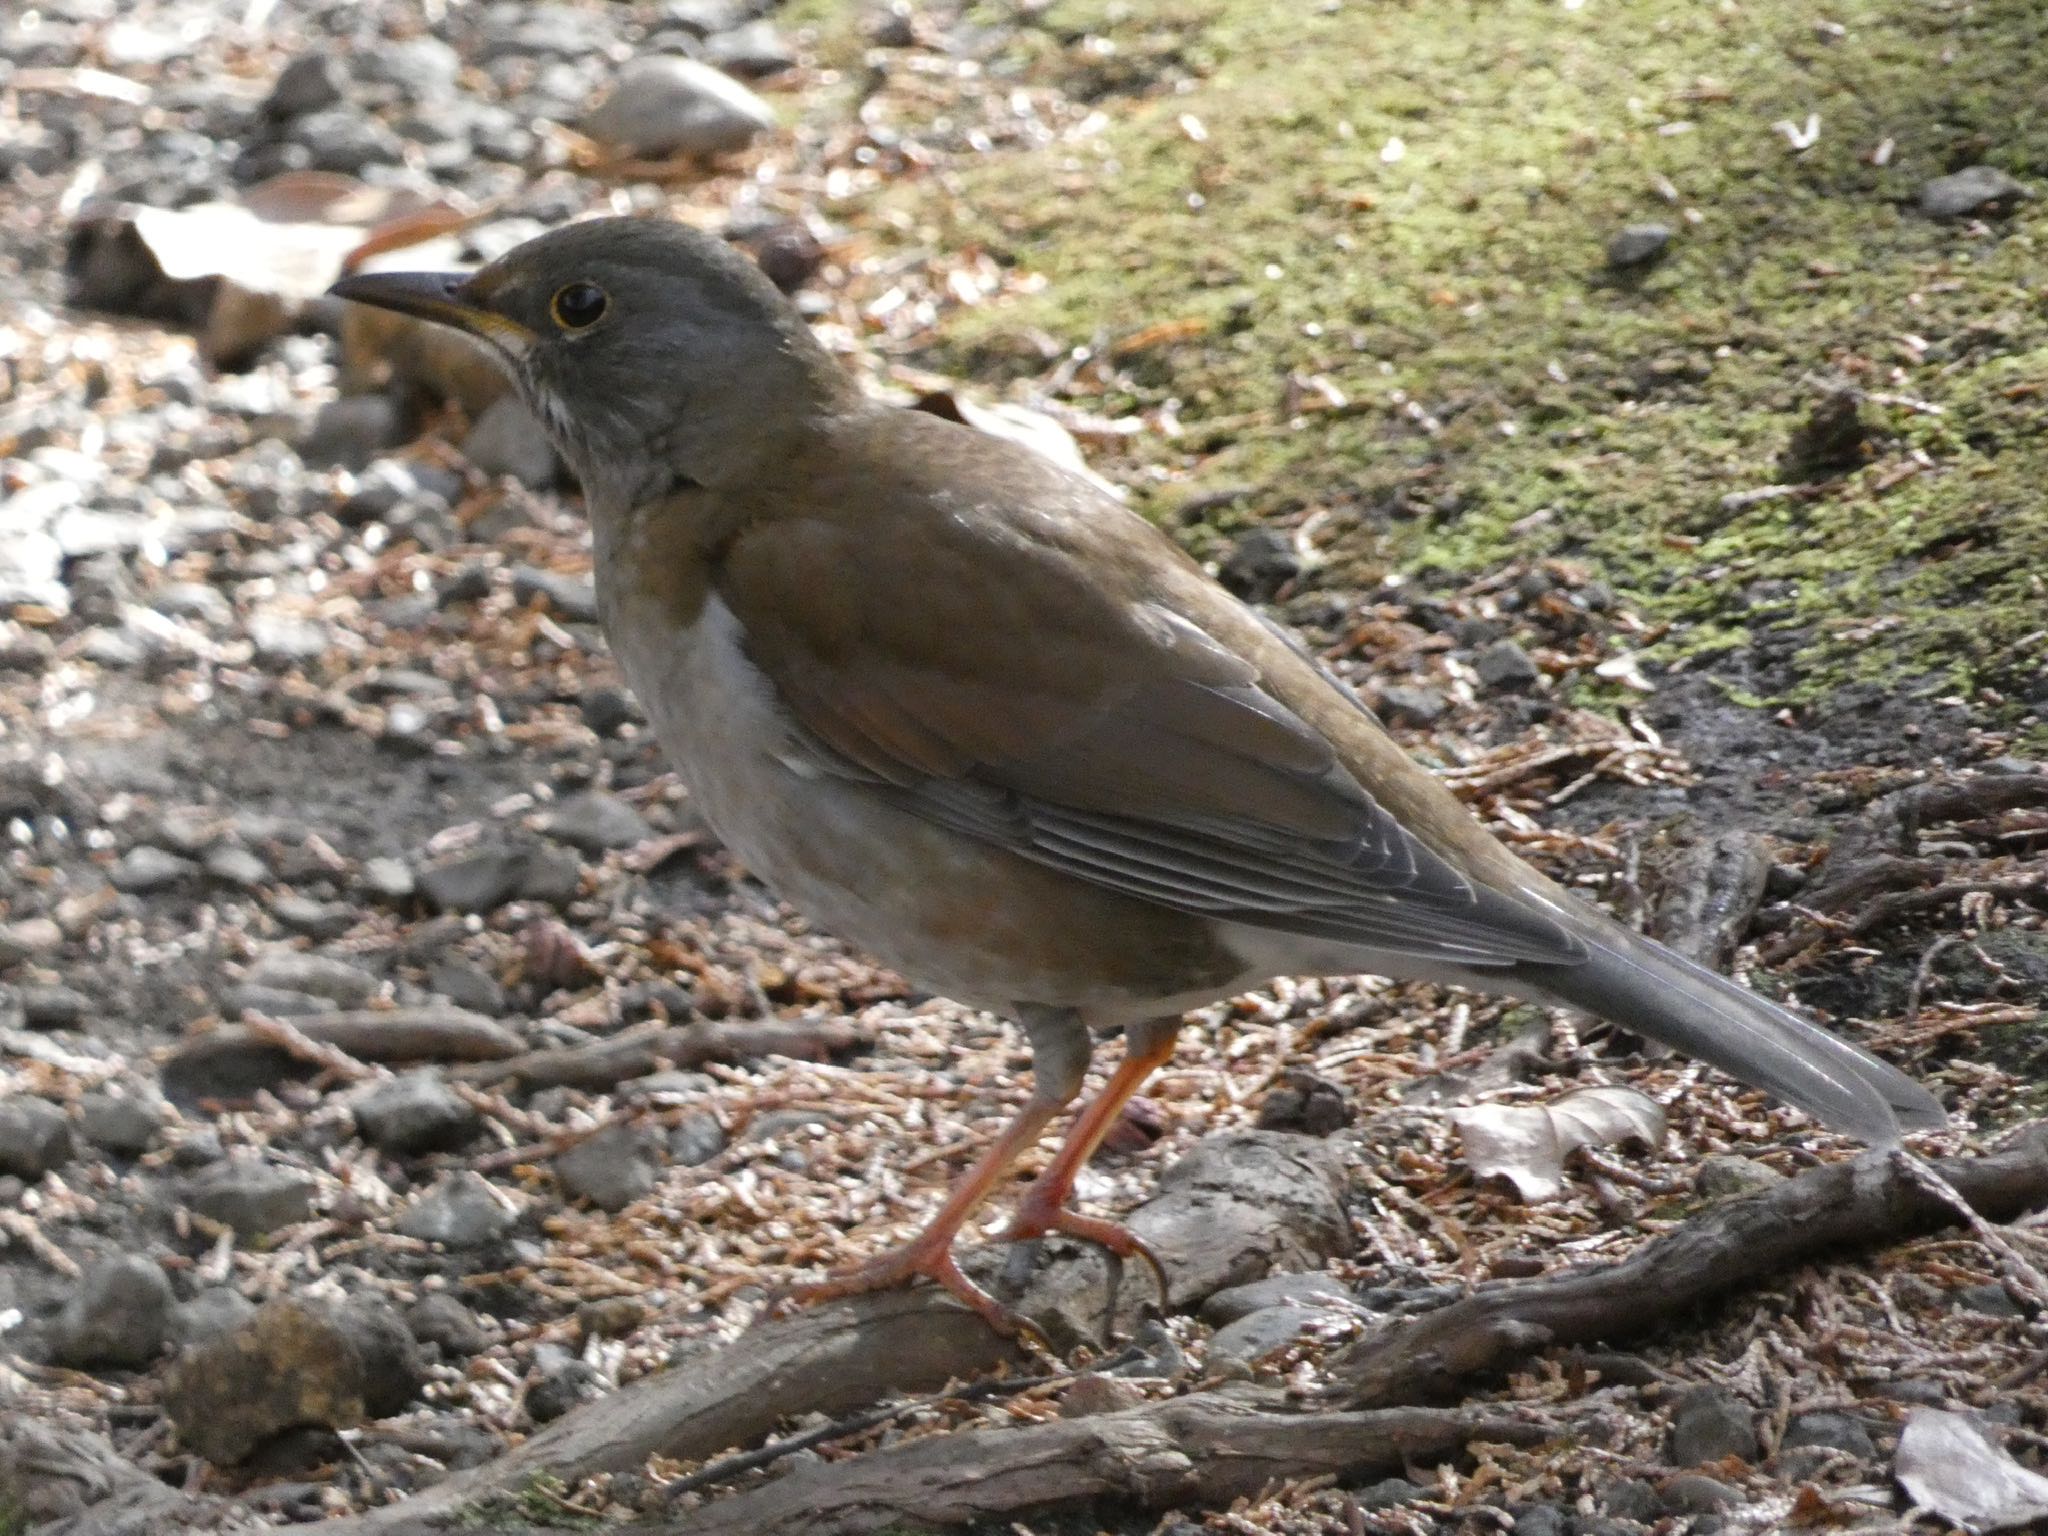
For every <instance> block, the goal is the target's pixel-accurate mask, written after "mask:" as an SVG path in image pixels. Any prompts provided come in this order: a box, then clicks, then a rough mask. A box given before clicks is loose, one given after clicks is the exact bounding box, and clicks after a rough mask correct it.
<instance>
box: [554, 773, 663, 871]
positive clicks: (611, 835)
mask: <svg viewBox="0 0 2048 1536" xmlns="http://www.w3.org/2000/svg"><path fill="white" fill-rule="evenodd" d="M541 830H542V831H543V832H545V833H547V835H548V836H549V837H552V838H554V839H556V840H557V841H558V842H564V843H567V844H568V845H569V846H570V847H571V848H575V849H577V850H579V851H580V852H583V853H587V854H592V855H596V854H601V853H603V852H605V851H606V850H607V849H613V848H636V847H638V846H639V845H640V844H641V843H644V842H646V841H647V839H648V838H650V837H652V836H653V835H654V833H653V829H652V828H650V827H649V826H648V825H647V821H646V818H644V817H643V816H642V815H641V814H640V813H639V812H638V811H636V810H634V809H633V807H632V806H630V805H628V804H627V803H626V802H625V801H624V800H621V799H620V798H619V797H618V796H617V795H613V794H608V793H606V792H605V791H604V790H601V789H590V790H585V791H584V792H583V793H582V794H580V795H572V796H570V797H569V798H568V799H567V800H564V801H563V802H562V803H561V804H560V805H559V806H557V807H556V808H555V809H554V811H552V812H551V813H550V814H549V815H548V817H547V819H546V821H544V822H543V823H542V825H541Z"/></svg>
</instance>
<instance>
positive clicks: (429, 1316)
mask: <svg viewBox="0 0 2048 1536" xmlns="http://www.w3.org/2000/svg"><path fill="white" fill-rule="evenodd" d="M471 1177H474V1175H471ZM405 1325H406V1327H408V1328H410V1329H411V1330H412V1336H413V1337H414V1338H415V1339H417V1340H419V1342H420V1343H422V1344H431V1345H433V1346H434V1347H435V1348H437V1349H439V1350H440V1351H441V1353H442V1354H444V1355H453V1356H456V1357H463V1356H468V1355H476V1354H481V1353H482V1352H483V1351H484V1350H486V1349H489V1348H490V1347H491V1340H490V1335H489V1334H487V1333H485V1332H484V1330H483V1326H482V1325H481V1324H480V1323H478V1322H477V1320H476V1315H475V1314H474V1313H472V1312H471V1311H470V1310H469V1308H467V1307H465V1306H464V1305H463V1304H462V1303H461V1302H459V1301H457V1300H456V1299H455V1298H454V1297H453V1296H450V1295H449V1294H448V1293H447V1292H446V1291H435V1292H434V1293H433V1294H432V1295H429V1296H422V1297H421V1298H420V1299H419V1300H418V1301H416V1302H414V1303H413V1304H412V1305H411V1306H410V1307H407V1308H406V1310H405Z"/></svg>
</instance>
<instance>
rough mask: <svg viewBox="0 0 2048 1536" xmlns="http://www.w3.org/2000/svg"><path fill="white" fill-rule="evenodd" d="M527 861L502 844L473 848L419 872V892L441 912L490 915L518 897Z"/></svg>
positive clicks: (523, 852)
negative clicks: (489, 913) (488, 913)
mask: <svg viewBox="0 0 2048 1536" xmlns="http://www.w3.org/2000/svg"><path fill="white" fill-rule="evenodd" d="M531 858H532V855H531V853H530V852H529V851H528V850H527V849H524V848H515V847H510V846H507V845H504V844H496V845H486V846H484V847H481V848H474V849H471V850H470V851H469V852H468V853H460V854H457V855H456V856H455V857H454V858H451V859H444V860H442V861H441V862H440V863H438V864H432V865H429V866H428V867H427V868H425V869H423V870H421V871H420V872H419V874H418V876H417V879H418V882H419V891H420V894H421V895H422V896H424V897H425V898H426V900H427V902H428V904H429V905H431V906H434V907H436V908H439V909H440V910H441V911H443V912H476V913H487V912H493V911H496V910H497V909H498V908H499V907H502V906H503V905H504V904H505V903H506V902H508V901H510V900H511V899H512V898H513V897H514V896H516V895H518V894H519V886H520V883H521V882H522V881H523V880H524V879H525V878H526V871H527V865H528V864H529V863H530V862H531Z"/></svg>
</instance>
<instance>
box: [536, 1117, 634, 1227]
mask: <svg viewBox="0 0 2048 1536" xmlns="http://www.w3.org/2000/svg"><path fill="white" fill-rule="evenodd" d="M652 1153H653V1149H652V1147H651V1146H650V1145H649V1137H648V1135H647V1133H646V1132H645V1131H643V1130H642V1129H641V1128H640V1127H638V1126H635V1125H611V1126H607V1127H605V1129H603V1130H601V1131H599V1132H598V1133H597V1134H596V1135H595V1136H591V1137H589V1138H587V1139H585V1140H583V1141H580V1142H578V1143H577V1144H576V1145H575V1146H573V1147H571V1148H569V1150H568V1151H566V1152H564V1153H563V1154H562V1155H561V1156H560V1157H557V1158H556V1159H555V1177H557V1178H558V1179H560V1180H561V1181H562V1192H563V1193H564V1194H565V1195H567V1196H568V1197H569V1198H570V1199H572V1200H588V1201H589V1202H590V1203H591V1204H592V1205H594V1206H596V1207H597V1208H598V1209H599V1210H603V1211H622V1210H624V1209H625V1208H626V1207H627V1206H629V1205H631V1204H632V1203H633V1202H634V1201H635V1200H638V1199H639V1198H640V1197H641V1196H642V1195H644V1194H646V1193H647V1192H648V1191H649V1190H650V1189H652V1188H654V1183H655V1179H656V1177H657V1170H656V1168H655V1165H654V1159H653V1155H652Z"/></svg>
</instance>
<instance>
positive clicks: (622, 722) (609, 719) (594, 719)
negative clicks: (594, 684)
mask: <svg viewBox="0 0 2048 1536" xmlns="http://www.w3.org/2000/svg"><path fill="white" fill-rule="evenodd" d="M576 707H577V708H578V709H580V710H581V711H582V712H583V723H584V724H585V725H587V726H589V727H590V728H591V729H592V730H593V731H595V732H597V734H598V735H600V736H603V737H607V738H609V737H613V736H616V735H618V734H619V731H620V730H621V729H622V728H623V727H625V726H628V725H633V724H636V723H637V722H638V721H639V720H640V719H641V714H640V706H639V705H638V704H636V703H634V702H633V696H632V695H631V694H629V693H627V692H626V691H625V690H624V689H623V688H593V689H591V690H590V691H589V692H588V693H586V694H584V695H583V697H582V698H580V699H578V700H577V701H576Z"/></svg>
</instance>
